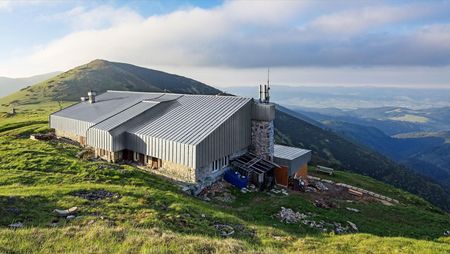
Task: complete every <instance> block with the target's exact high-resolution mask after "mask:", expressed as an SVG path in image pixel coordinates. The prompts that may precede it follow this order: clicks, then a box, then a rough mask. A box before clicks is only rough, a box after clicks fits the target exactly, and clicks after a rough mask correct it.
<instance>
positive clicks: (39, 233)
mask: <svg viewBox="0 0 450 254" xmlns="http://www.w3.org/2000/svg"><path fill="white" fill-rule="evenodd" d="M58 107H59V106H58V104H56V103H53V104H52V103H48V104H44V105H40V106H39V111H36V105H34V106H33V105H24V106H21V107H19V108H18V112H19V113H18V115H16V116H14V117H7V118H0V253H29V252H38V253H92V252H94V253H161V252H162V253H178V252H181V253H237V252H248V253H280V252H284V253H306V252H307V253H336V252H343V253H448V252H450V240H449V238H448V237H447V238H444V237H442V233H443V232H444V230H449V229H450V218H449V215H448V214H447V213H444V212H442V211H441V210H439V209H437V208H435V207H433V206H431V205H430V204H429V203H427V202H426V201H424V200H422V199H420V198H417V197H416V196H414V195H411V194H409V193H406V192H403V191H400V190H398V189H395V188H393V187H391V186H389V185H386V184H383V183H381V182H379V181H376V180H373V179H372V178H369V177H365V176H361V175H357V174H351V173H346V172H337V173H336V174H335V175H334V176H331V177H329V178H330V179H333V180H334V181H338V182H345V183H349V184H353V185H356V186H360V187H363V188H366V189H369V190H372V191H376V192H379V193H382V194H384V195H387V196H390V197H393V198H396V199H398V200H400V201H401V204H399V205H395V206H385V205H382V204H379V203H352V204H350V205H349V204H348V203H346V201H345V200H340V199H339V198H336V199H335V200H334V202H336V203H337V204H338V208H334V209H329V210H326V209H321V208H317V207H315V206H314V205H313V204H312V201H311V199H310V198H309V197H308V196H307V194H302V193H297V194H296V193H291V195H289V196H273V195H269V194H267V193H247V194H243V193H241V192H239V191H237V190H231V191H232V194H233V195H234V196H236V200H235V201H234V202H232V203H222V202H219V201H214V200H213V201H212V202H205V201H201V200H199V199H197V198H195V197H191V196H189V195H186V194H184V193H183V192H181V191H180V190H179V189H178V187H177V186H175V185H174V184H172V183H171V182H169V181H167V180H165V179H163V178H161V177H159V176H156V175H152V174H149V173H148V172H145V171H143V170H140V169H138V168H136V167H133V166H130V165H113V164H109V163H106V162H103V161H85V160H80V159H77V158H76V156H75V155H76V153H77V152H79V151H80V148H79V147H76V146H73V145H68V144H63V143H59V142H40V141H33V140H30V139H28V135H29V134H30V133H36V132H46V131H48V126H47V124H46V119H47V114H48V112H51V111H53V110H56V109H58ZM105 165H106V166H107V167H105ZM313 174H314V172H313ZM321 176H322V177H324V175H321ZM96 189H103V190H108V191H111V192H115V193H118V194H119V195H120V198H117V199H111V200H108V199H105V200H98V201H89V200H85V199H83V198H80V197H77V196H74V195H73V193H75V192H77V191H81V190H96ZM72 206H77V207H79V215H80V216H81V217H80V218H77V219H75V220H73V221H66V220H65V219H59V221H58V222H57V226H56V227H51V226H50V223H51V222H54V220H55V219H56V217H55V215H54V214H53V213H52V211H53V209H56V208H59V209H65V208H69V207H72ZM281 206H284V207H288V208H292V209H294V210H296V211H300V212H303V213H307V212H310V213H313V214H315V217H314V219H315V220H325V221H329V222H340V223H345V222H346V221H347V220H349V221H352V222H354V223H355V224H356V225H357V226H358V228H359V229H360V233H358V234H347V235H335V234H333V233H322V232H319V231H317V230H314V229H311V228H308V227H306V226H304V225H302V224H284V223H280V222H279V220H278V219H276V218H274V217H273V215H274V214H275V213H276V212H277V211H278V210H279V209H280V207H281ZM346 206H351V207H354V208H358V209H360V210H361V212H360V213H353V212H349V211H347V210H346V209H345V207H346ZM18 221H21V222H24V223H25V225H26V227H25V228H22V229H18V230H11V229H9V228H8V225H9V224H10V223H13V222H18ZM216 223H223V224H228V225H232V226H233V227H234V228H235V229H236V233H235V234H234V235H233V236H232V237H229V238H226V239H224V238H222V237H220V235H219V232H218V231H217V230H216V228H215V226H214V224H216Z"/></svg>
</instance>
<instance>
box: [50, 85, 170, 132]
mask: <svg viewBox="0 0 450 254" xmlns="http://www.w3.org/2000/svg"><path fill="white" fill-rule="evenodd" d="M162 95H164V94H161V93H129V92H115V91H108V92H106V93H103V94H101V95H98V96H97V97H96V102H95V103H92V104H91V103H89V102H80V103H77V104H75V105H73V106H71V107H68V108H65V109H63V110H61V111H58V112H55V113H53V115H55V116H62V117H67V118H71V119H75V120H81V121H85V122H90V123H94V124H97V123H99V122H101V121H103V120H105V119H108V118H110V117H112V116H114V115H116V114H118V113H120V112H122V111H124V110H126V109H128V108H130V107H132V106H134V105H135V104H137V103H139V102H141V101H143V100H152V99H156V98H157V97H161V96H162Z"/></svg>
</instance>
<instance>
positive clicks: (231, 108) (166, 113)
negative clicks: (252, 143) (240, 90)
mask: <svg viewBox="0 0 450 254" xmlns="http://www.w3.org/2000/svg"><path fill="white" fill-rule="evenodd" d="M251 100H252V99H249V98H243V97H236V96H215V95H183V96H181V97H179V98H178V99H176V101H175V102H173V103H170V104H169V105H167V107H166V108H164V107H162V108H161V109H159V110H154V111H152V112H153V116H152V117H149V119H148V120H147V121H145V122H144V123H142V124H140V125H138V126H136V127H134V128H132V129H130V130H128V132H129V133H133V134H136V135H138V136H151V137H155V138H161V139H165V140H171V141H176V142H180V143H185V144H198V143H199V142H200V141H202V140H203V139H204V138H205V137H207V136H208V135H209V134H210V133H211V132H213V131H214V130H215V129H216V128H217V127H219V126H220V125H221V124H222V123H223V122H225V121H226V120H227V119H228V118H230V117H231V116H232V115H233V114H234V113H236V112H237V111H238V110H239V109H240V108H242V107H243V106H245V105H246V104H247V103H249V102H250V101H251Z"/></svg>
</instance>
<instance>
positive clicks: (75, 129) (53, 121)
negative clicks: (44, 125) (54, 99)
mask: <svg viewBox="0 0 450 254" xmlns="http://www.w3.org/2000/svg"><path fill="white" fill-rule="evenodd" d="M92 125H94V124H93V123H90V122H85V121H81V120H75V119H70V118H67V117H62V116H55V115H50V128H53V129H55V130H61V131H66V132H70V133H73V134H75V135H77V136H82V137H85V136H86V131H87V129H88V128H89V127H91V126H92Z"/></svg>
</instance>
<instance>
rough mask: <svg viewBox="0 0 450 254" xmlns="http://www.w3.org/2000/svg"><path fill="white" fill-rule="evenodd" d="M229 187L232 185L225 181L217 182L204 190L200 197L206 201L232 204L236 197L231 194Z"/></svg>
mask: <svg viewBox="0 0 450 254" xmlns="http://www.w3.org/2000/svg"><path fill="white" fill-rule="evenodd" d="M229 186H230V184H229V183H227V182H225V181H223V180H222V181H217V182H215V183H214V184H212V185H210V186H208V187H206V188H205V189H203V190H202V192H200V194H199V195H198V196H199V197H200V198H201V199H202V200H204V201H211V199H215V200H218V201H221V202H224V203H232V202H233V201H234V200H235V199H236V197H235V196H233V195H232V194H231V192H230V190H229V188H228V187H229Z"/></svg>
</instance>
